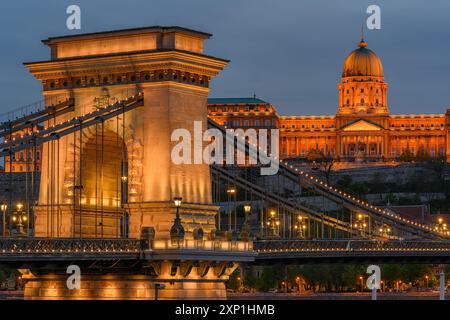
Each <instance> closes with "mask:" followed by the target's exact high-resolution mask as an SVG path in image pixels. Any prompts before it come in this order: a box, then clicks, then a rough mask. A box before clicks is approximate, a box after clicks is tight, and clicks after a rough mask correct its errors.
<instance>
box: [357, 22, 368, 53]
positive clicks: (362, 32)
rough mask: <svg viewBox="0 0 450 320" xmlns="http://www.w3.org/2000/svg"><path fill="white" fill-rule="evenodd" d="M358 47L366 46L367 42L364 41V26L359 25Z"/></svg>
mask: <svg viewBox="0 0 450 320" xmlns="http://www.w3.org/2000/svg"><path fill="white" fill-rule="evenodd" d="M358 47H360V48H365V47H367V42H365V41H364V26H363V25H362V26H361V39H360V40H359V43H358Z"/></svg>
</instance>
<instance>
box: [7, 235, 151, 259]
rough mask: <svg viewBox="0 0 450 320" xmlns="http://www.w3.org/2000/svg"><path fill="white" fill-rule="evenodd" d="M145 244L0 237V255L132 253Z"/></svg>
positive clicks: (120, 240) (137, 242)
mask: <svg viewBox="0 0 450 320" xmlns="http://www.w3.org/2000/svg"><path fill="white" fill-rule="evenodd" d="M144 246H145V242H144V241H143V240H136V239H80V238H53V239H50V238H0V255H2V254H26V253H39V254H46V253H48V254H51V253H55V254H56V253H71V254H74V253H75V254H76V253H96V252H98V253H127V252H129V253H132V252H140V251H141V250H142V248H143V247H144Z"/></svg>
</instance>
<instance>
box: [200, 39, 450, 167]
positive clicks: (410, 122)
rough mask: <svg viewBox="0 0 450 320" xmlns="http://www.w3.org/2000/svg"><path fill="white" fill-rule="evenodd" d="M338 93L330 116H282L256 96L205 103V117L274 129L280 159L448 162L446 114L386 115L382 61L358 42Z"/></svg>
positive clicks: (234, 124)
mask: <svg viewBox="0 0 450 320" xmlns="http://www.w3.org/2000/svg"><path fill="white" fill-rule="evenodd" d="M338 91H339V102H338V108H337V112H336V114H335V115H318V116H283V115H279V114H278V113H277V111H276V109H275V107H274V106H273V105H272V104H270V103H268V102H265V101H263V100H261V99H258V98H256V97H253V98H213V99H208V112H209V117H210V118H211V119H213V120H215V121H216V122H218V123H219V124H221V125H224V126H226V127H229V128H256V129H258V128H279V129H280V153H281V155H282V157H283V158H291V157H292V158H294V157H300V158H301V157H306V156H307V155H308V153H309V152H310V151H311V150H320V151H322V152H323V153H324V154H326V155H329V156H332V157H334V158H335V159H338V160H340V161H343V162H353V161H360V162H379V161H388V160H395V159H398V158H399V157H400V156H401V155H404V154H405V153H408V154H410V155H412V156H415V155H418V154H423V155H427V156H430V157H435V158H438V157H442V158H445V159H446V160H447V162H450V109H447V112H446V113H445V114H398V115H393V114H390V111H389V107H388V99H387V97H388V84H387V83H386V81H385V79H384V74H383V66H382V63H381V60H380V58H379V57H378V56H377V55H376V53H375V52H373V51H372V50H370V49H368V48H367V43H366V42H365V41H364V39H363V38H361V40H360V42H359V43H358V48H357V49H356V50H354V51H352V52H351V53H350V54H349V55H348V56H347V58H346V59H345V62H344V65H343V68H342V77H341V82H340V83H339V84H338Z"/></svg>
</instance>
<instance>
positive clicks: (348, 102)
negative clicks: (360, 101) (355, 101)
mask: <svg viewBox="0 0 450 320" xmlns="http://www.w3.org/2000/svg"><path fill="white" fill-rule="evenodd" d="M349 105H350V99H347V107H348V106H349Z"/></svg>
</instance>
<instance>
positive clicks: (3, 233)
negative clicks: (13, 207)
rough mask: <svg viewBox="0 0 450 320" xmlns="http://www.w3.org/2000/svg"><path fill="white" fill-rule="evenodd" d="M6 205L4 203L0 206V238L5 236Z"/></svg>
mask: <svg viewBox="0 0 450 320" xmlns="http://www.w3.org/2000/svg"><path fill="white" fill-rule="evenodd" d="M7 209H8V205H7V204H6V203H5V202H2V204H0V210H1V211H2V236H3V237H4V236H6V210H7Z"/></svg>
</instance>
